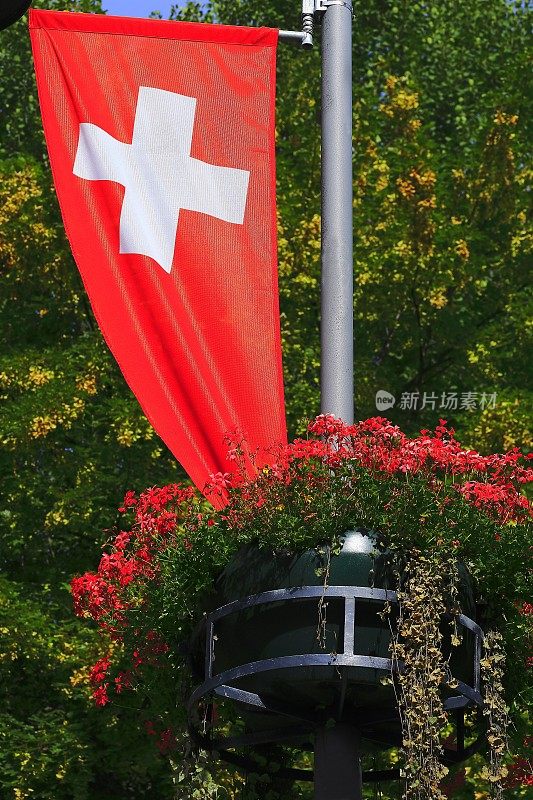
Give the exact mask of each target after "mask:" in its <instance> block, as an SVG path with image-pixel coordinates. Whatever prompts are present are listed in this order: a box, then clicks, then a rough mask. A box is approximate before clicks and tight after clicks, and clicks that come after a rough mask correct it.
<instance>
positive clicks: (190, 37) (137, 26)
mask: <svg viewBox="0 0 533 800" xmlns="http://www.w3.org/2000/svg"><path fill="white" fill-rule="evenodd" d="M73 18H74V19H73ZM74 25H76V27H74ZM28 26H29V28H30V30H39V29H45V30H56V31H68V32H70V33H73V32H76V33H103V34H105V35H106V36H109V35H120V36H136V37H141V38H152V39H175V40H179V41H195V42H198V41H201V42H211V43H215V44H217V43H218V44H226V45H231V44H235V45H241V46H248V47H276V46H277V43H278V30H277V29H276V28H248V27H244V26H239V25H214V24H211V23H209V24H207V23H205V22H181V21H173V20H160V19H142V18H138V17H112V16H107V14H78V13H75V12H73V11H45V10H42V9H30V12H29V17H28Z"/></svg>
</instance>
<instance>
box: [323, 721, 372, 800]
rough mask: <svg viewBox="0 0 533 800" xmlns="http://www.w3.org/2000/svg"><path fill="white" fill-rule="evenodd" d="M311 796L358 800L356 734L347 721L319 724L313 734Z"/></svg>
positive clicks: (358, 761)
mask: <svg viewBox="0 0 533 800" xmlns="http://www.w3.org/2000/svg"><path fill="white" fill-rule="evenodd" d="M314 771H315V793H314V800H361V798H362V796H363V794H362V791H363V790H362V783H361V763H360V754H359V734H358V733H357V731H356V730H355V729H354V728H351V727H350V726H349V725H343V724H337V725H335V727H334V728H326V727H324V728H321V729H320V730H318V731H317V733H316V736H315V770H314Z"/></svg>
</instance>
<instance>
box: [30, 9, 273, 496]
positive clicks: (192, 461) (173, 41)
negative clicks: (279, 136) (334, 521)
mask: <svg viewBox="0 0 533 800" xmlns="http://www.w3.org/2000/svg"><path fill="white" fill-rule="evenodd" d="M30 32H31V39H32V46H33V53H34V58H35V68H36V74H37V85H38V89H39V99H40V104H41V111H42V117H43V124H44V130H45V135H46V141H47V144H48V151H49V154H50V162H51V166H52V171H53V175H54V181H55V186H56V191H57V194H58V197H59V202H60V205H61V210H62V214H63V220H64V224H65V228H66V231H67V235H68V237H69V240H70V244H71V247H72V252H73V254H74V257H75V259H76V262H77V265H78V267H79V270H80V272H81V275H82V278H83V281H84V284H85V287H86V289H87V292H88V295H89V297H90V300H91V303H92V307H93V310H94V313H95V315H96V317H97V320H98V323H99V325H100V328H101V330H102V332H103V334H104V336H105V338H106V341H107V343H108V345H109V347H110V348H111V350H112V352H113V354H114V356H115V358H116V359H117V361H118V363H119V365H120V367H121V369H122V372H123V373H124V376H125V378H126V380H127V381H128V384H129V385H130V387H131V389H132V390H133V392H134V393H135V395H136V396H137V398H138V400H139V402H140V404H141V406H142V408H143V410H144V412H145V414H146V416H147V417H148V419H149V420H150V422H151V423H152V425H153V426H154V428H155V429H156V430H157V432H158V433H159V435H160V436H161V438H162V439H163V441H164V442H165V443H166V444H167V446H168V447H169V448H170V450H171V451H172V453H173V454H174V455H175V456H176V458H177V459H178V460H179V461H180V462H181V463H182V465H183V466H184V468H185V469H186V470H187V472H188V473H189V475H190V476H191V478H192V479H193V481H194V482H195V483H196V484H197V486H199V487H200V488H204V486H205V484H206V482H207V481H208V480H209V476H210V474H212V473H218V472H222V473H224V472H226V471H230V470H231V468H232V465H231V463H230V462H228V460H227V458H226V444H225V442H224V437H225V435H227V434H228V433H231V432H233V431H235V430H237V431H238V432H240V433H241V434H242V435H244V437H245V438H246V441H247V442H248V444H249V446H250V447H251V448H252V449H253V450H263V449H265V448H268V447H269V446H270V445H273V444H277V443H282V442H284V441H285V439H286V429H285V415H284V399H283V383H282V368H281V347H280V329H279V310H278V291H277V271H276V213H275V161H274V99H275V56H276V45H277V31H275V30H271V29H265V28H251V29H250V28H240V27H231V26H222V25H207V24H196V23H185V22H163V21H159V20H139V19H128V18H118V17H107V16H99V15H85V14H73V13H66V12H52V11H36V10H34V11H31V12H30Z"/></svg>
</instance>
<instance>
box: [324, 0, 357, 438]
mask: <svg viewBox="0 0 533 800" xmlns="http://www.w3.org/2000/svg"><path fill="white" fill-rule="evenodd" d="M352 204H353V190H352V11H351V8H349V7H348V3H346V4H344V3H342V4H341V3H340V2H338V3H335V4H332V5H326V9H325V11H324V14H323V18H322V299H321V306H322V322H321V347H322V354H321V368H320V371H321V374H320V384H321V403H320V407H321V411H322V413H323V414H334V415H335V416H336V417H339V418H340V419H342V420H344V422H347V423H348V424H350V423H352V422H353V418H354V374H353V229H352V226H353V222H352V220H353V205H352Z"/></svg>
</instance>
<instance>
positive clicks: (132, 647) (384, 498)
mask: <svg viewBox="0 0 533 800" xmlns="http://www.w3.org/2000/svg"><path fill="white" fill-rule="evenodd" d="M228 460H229V463H230V464H232V465H233V471H232V472H219V473H217V474H214V475H212V476H211V478H210V482H209V484H208V485H207V486H206V487H205V488H204V493H203V494H202V493H200V492H199V491H197V490H196V489H194V488H193V487H191V486H187V485H180V484H171V485H169V486H164V487H161V488H158V487H152V488H150V489H147V490H146V491H144V492H142V493H141V494H139V495H137V494H135V493H134V492H131V491H130V492H127V494H126V496H125V497H124V500H123V503H122V505H121V507H120V509H119V510H120V511H121V513H122V514H123V515H124V524H123V529H121V530H119V531H118V532H117V533H116V535H115V536H114V538H113V539H112V540H111V541H109V542H108V543H107V545H106V547H105V552H104V554H103V555H102V558H101V560H100V563H99V565H98V569H97V570H96V571H95V572H89V573H86V574H85V575H82V576H80V577H77V578H74V580H73V581H72V594H73V599H74V607H75V611H76V613H77V614H78V615H79V616H84V617H88V618H92V619H93V620H95V621H96V622H97V624H98V625H99V627H100V628H101V629H102V631H103V632H104V635H105V637H106V639H107V642H111V643H112V647H111V648H110V653H111V654H110V655H108V654H107V650H106V655H105V656H104V657H103V658H101V659H100V660H99V661H98V662H97V664H95V665H94V667H93V668H92V670H91V675H90V680H91V684H92V686H93V697H94V700H95V702H96V704H97V705H105V704H107V703H108V702H110V701H111V700H112V698H113V695H117V694H121V693H123V692H124V691H126V690H132V691H135V692H137V693H140V694H141V699H140V705H141V707H142V708H143V709H147V712H146V713H150V718H151V720H152V721H151V722H150V725H152V727H151V728H150V730H151V731H155V730H156V729H157V736H156V735H155V733H154V734H153V735H154V736H155V738H156V740H157V742H158V747H159V748H160V749H161V750H162V751H164V752H168V751H170V750H172V748H173V747H174V746H175V741H176V736H178V734H179V733H180V730H179V729H180V727H181V728H184V717H183V715H182V717H181V718H179V708H178V710H176V703H175V697H176V686H177V685H181V684H182V683H183V682H184V681H185V682H186V679H185V678H184V676H185V675H186V674H187V668H186V659H185V658H184V656H183V649H182V647H181V645H183V644H185V643H186V642H187V641H188V640H189V638H190V634H191V631H192V629H193V627H194V625H195V623H196V621H197V620H198V619H199V618H200V617H201V612H202V610H203V605H202V604H203V603H204V601H205V597H206V595H208V594H209V592H210V591H211V590H212V587H213V585H214V581H215V579H216V577H217V575H218V574H219V573H220V572H221V571H222V569H224V567H225V566H226V564H227V563H228V561H229V560H230V559H231V557H232V555H233V554H234V553H236V552H237V550H238V549H239V548H240V547H242V546H243V545H245V544H250V543H254V544H256V545H258V546H259V547H263V548H269V549H270V550H271V551H278V552H281V551H283V552H287V551H290V552H294V553H297V552H303V551H304V550H306V549H308V548H313V547H319V546H322V545H324V544H328V543H330V544H334V543H335V542H336V541H337V538H338V536H339V535H341V534H342V533H343V532H344V531H346V530H349V529H352V528H353V527H356V526H358V527H362V528H366V529H369V530H373V531H375V532H376V533H377V537H378V538H377V546H378V547H381V548H383V549H385V548H388V549H389V550H390V551H393V552H396V553H399V554H400V556H401V554H402V552H404V553H408V552H412V551H413V550H415V549H416V550H418V551H420V552H423V553H432V552H433V553H439V552H440V553H448V554H449V555H450V557H451V558H453V559H456V558H457V557H459V558H460V559H461V560H463V561H464V562H465V563H466V565H467V566H468V568H469V570H470V572H471V574H472V575H473V576H474V578H476V579H477V582H478V595H479V596H481V599H482V600H483V601H484V603H485V607H486V613H487V614H489V615H490V614H492V615H493V617H494V618H495V619H496V623H497V622H498V619H499V616H498V615H500V616H501V615H505V620H506V625H507V630H508V636H507V641H506V643H505V646H506V647H508V648H510V650H509V652H507V658H508V662H509V663H511V662H512V660H513V658H514V656H513V653H512V648H513V647H514V646H515V642H516V638H517V637H516V636H514V634H513V630H514V629H513V627H512V625H513V624H514V623H513V620H517V623H516V630H519V629H520V630H522V629H523V625H524V620H525V621H526V622H527V623H529V622H530V621H531V619H532V615H531V612H530V608H531V607H530V605H529V604H528V603H527V602H526V600H525V598H527V597H529V595H528V594H527V592H528V588H527V585H526V582H527V574H526V573H527V570H524V568H523V566H524V564H525V563H526V561H527V557H528V552H529V548H530V541H531V536H530V530H529V527H528V526H529V523H530V521H531V516H532V510H531V506H530V503H529V502H528V500H527V497H526V495H525V493H524V490H525V486H526V484H527V483H528V482H530V481H531V480H532V478H533V470H532V469H531V467H530V466H529V463H530V462H529V460H528V458H526V457H524V456H522V454H521V453H520V452H519V451H518V450H512V451H510V452H508V453H506V454H503V455H481V454H480V453H477V452H475V451H473V450H467V449H464V448H462V447H461V445H460V444H459V443H458V442H457V440H456V439H455V436H454V431H453V430H452V429H450V428H449V427H448V426H447V424H446V422H445V421H444V420H441V421H440V422H439V425H438V426H437V427H436V429H435V430H434V431H428V430H423V431H421V432H420V434H419V435H418V436H415V437H408V436H407V435H405V434H404V433H403V432H402V431H401V430H400V429H399V428H398V427H397V426H395V425H393V424H391V422H390V421H389V420H387V419H385V418H381V417H375V418H371V419H368V420H365V421H363V422H360V423H358V424H356V425H345V424H344V423H342V422H341V421H340V420H338V419H335V418H334V417H332V416H329V415H321V416H319V417H317V418H316V419H315V420H314V421H313V422H312V423H311V424H310V425H309V430H308V437H306V438H298V439H296V440H294V441H293V442H290V443H289V444H286V445H283V446H276V447H272V448H271V449H270V450H269V451H268V452H264V453H257V454H253V453H250V451H249V449H248V447H247V445H246V442H244V441H243V440H241V439H240V438H239V437H236V436H233V437H231V439H230V440H228ZM206 498H209V500H210V501H211V502H208V500H207V499H206ZM524 576H525V577H524ZM502 598H504V599H502ZM491 624H492V621H491ZM520 625H521V626H522V628H520ZM517 652H518V651H517ZM516 657H520V658H522V659H523V660H524V661H526V660H527V656H526V655H524V653H523V649H522V650H520V654H519V656H516ZM167 684H168V685H167ZM165 692H166V693H167V694H165ZM164 697H172V702H169V703H168V704H167V705H168V708H166V709H165V708H162V704H163V705H164V701H162V700H161V698H164ZM178 706H179V704H178ZM150 709H151V710H150ZM169 709H170V710H169ZM143 713H144V711H143ZM145 721H146V720H145ZM154 725H155V727H153V726H154ZM149 732H150V731H149Z"/></svg>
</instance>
